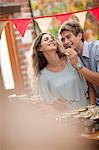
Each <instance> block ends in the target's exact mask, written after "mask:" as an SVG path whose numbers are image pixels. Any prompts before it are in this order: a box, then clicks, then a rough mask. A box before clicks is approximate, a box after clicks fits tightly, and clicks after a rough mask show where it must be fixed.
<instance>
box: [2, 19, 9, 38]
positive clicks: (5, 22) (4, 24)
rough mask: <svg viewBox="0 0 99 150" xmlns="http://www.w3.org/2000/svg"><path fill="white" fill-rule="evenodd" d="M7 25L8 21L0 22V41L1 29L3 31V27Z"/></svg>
mask: <svg viewBox="0 0 99 150" xmlns="http://www.w3.org/2000/svg"><path fill="white" fill-rule="evenodd" d="M7 23H8V21H1V22H0V39H1V34H2V31H3V29H4V27H5V26H6V24H7Z"/></svg>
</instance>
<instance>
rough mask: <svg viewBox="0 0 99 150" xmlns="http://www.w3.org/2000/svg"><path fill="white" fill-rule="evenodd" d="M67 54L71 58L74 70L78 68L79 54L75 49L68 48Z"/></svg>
mask: <svg viewBox="0 0 99 150" xmlns="http://www.w3.org/2000/svg"><path fill="white" fill-rule="evenodd" d="M65 54H66V55H67V56H69V59H70V62H71V65H72V66H73V67H74V68H76V67H77V63H78V54H77V52H76V51H75V50H74V49H72V48H67V49H66V51H65Z"/></svg>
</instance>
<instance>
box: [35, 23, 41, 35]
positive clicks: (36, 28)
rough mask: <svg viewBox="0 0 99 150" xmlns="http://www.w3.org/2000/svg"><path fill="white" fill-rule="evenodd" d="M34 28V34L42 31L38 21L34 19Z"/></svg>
mask: <svg viewBox="0 0 99 150" xmlns="http://www.w3.org/2000/svg"><path fill="white" fill-rule="evenodd" d="M34 28H35V31H36V35H39V34H40V33H41V32H42V31H41V29H40V27H39V25H38V23H37V22H36V21H35V20H34Z"/></svg>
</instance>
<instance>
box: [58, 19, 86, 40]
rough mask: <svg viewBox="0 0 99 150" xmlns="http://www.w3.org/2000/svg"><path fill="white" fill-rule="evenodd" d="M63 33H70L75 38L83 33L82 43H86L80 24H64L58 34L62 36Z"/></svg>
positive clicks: (73, 22)
mask: <svg viewBox="0 0 99 150" xmlns="http://www.w3.org/2000/svg"><path fill="white" fill-rule="evenodd" d="M63 31H70V32H72V33H73V34H74V35H75V36H77V35H78V33H82V41H84V32H83V29H82V27H81V25H80V24H79V23H78V22H75V21H72V22H65V23H63V24H62V26H61V27H60V29H59V33H58V34H59V35H60V34H61V33H62V32H63Z"/></svg>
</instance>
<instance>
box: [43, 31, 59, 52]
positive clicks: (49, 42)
mask: <svg viewBox="0 0 99 150" xmlns="http://www.w3.org/2000/svg"><path fill="white" fill-rule="evenodd" d="M40 51H43V52H44V51H57V42H56V41H55V40H54V38H53V37H52V36H51V35H50V34H44V35H43V36H42V39H41V47H40Z"/></svg>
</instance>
